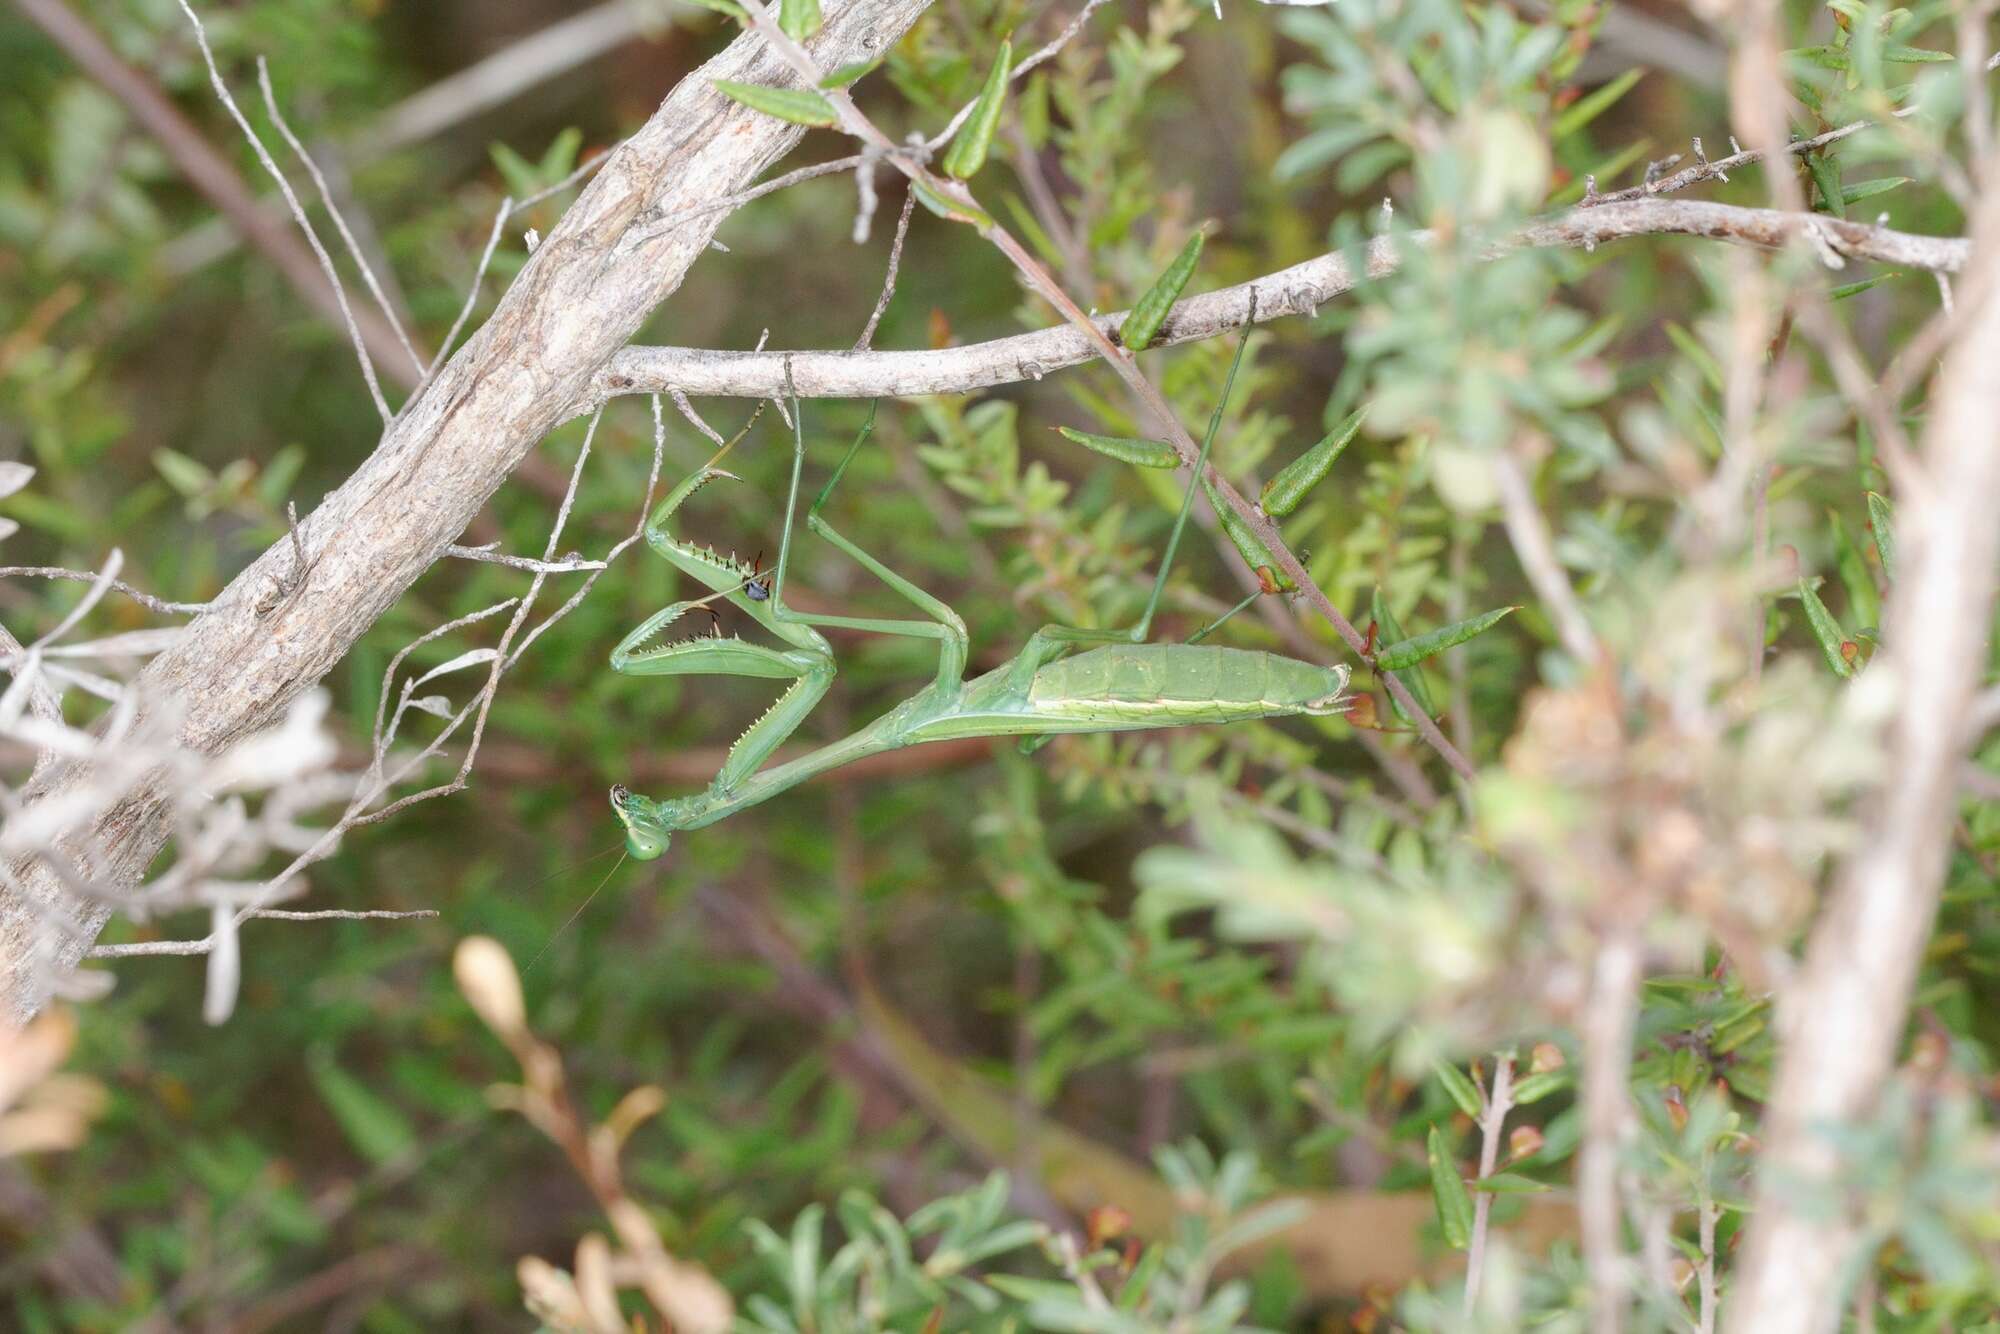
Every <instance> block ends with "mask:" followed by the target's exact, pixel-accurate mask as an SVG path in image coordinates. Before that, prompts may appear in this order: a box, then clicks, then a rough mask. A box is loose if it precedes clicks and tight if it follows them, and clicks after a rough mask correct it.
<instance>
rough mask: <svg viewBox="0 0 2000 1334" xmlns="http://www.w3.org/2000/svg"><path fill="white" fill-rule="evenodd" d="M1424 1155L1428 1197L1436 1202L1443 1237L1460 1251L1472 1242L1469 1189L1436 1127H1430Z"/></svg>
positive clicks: (1470, 1195) (1470, 1193)
mask: <svg viewBox="0 0 2000 1334" xmlns="http://www.w3.org/2000/svg"><path fill="white" fill-rule="evenodd" d="M1424 1155H1425V1157H1427V1158H1428V1159H1429V1160H1430V1167H1431V1196H1432V1198H1433V1199H1435V1200H1436V1201H1437V1211H1438V1222H1439V1223H1440V1224H1442V1225H1443V1228H1444V1239H1445V1240H1446V1241H1447V1242H1449V1243H1450V1244H1451V1247H1452V1249H1453V1250H1458V1251H1462V1250H1464V1249H1465V1248H1466V1247H1467V1246H1469V1245H1471V1243H1472V1192H1471V1191H1468V1190H1467V1189H1466V1188H1465V1179H1464V1178H1463V1177H1461V1176H1459V1174H1458V1164H1456V1163H1454V1162H1453V1161H1452V1160H1451V1155H1450V1154H1449V1153H1447V1152H1445V1147H1444V1136H1443V1135H1442V1134H1440V1133H1438V1128H1437V1127H1436V1126H1432V1127H1431V1133H1430V1137H1429V1138H1428V1139H1427V1140H1426V1141H1425V1144H1424Z"/></svg>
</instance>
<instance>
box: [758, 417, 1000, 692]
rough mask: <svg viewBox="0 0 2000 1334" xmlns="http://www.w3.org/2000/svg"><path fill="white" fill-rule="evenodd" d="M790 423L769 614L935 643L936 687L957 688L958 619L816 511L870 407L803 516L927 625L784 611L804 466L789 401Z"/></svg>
mask: <svg viewBox="0 0 2000 1334" xmlns="http://www.w3.org/2000/svg"><path fill="white" fill-rule="evenodd" d="M792 423H793V427H792V431H793V453H792V493H791V499H790V500H788V501H787V502H786V504H785V535H784V538H783V540H782V543H781V545H780V546H779V548H778V567H777V570H776V572H775V573H774V575H773V578H772V584H771V605H772V607H773V612H772V614H773V615H774V616H775V617H776V618H777V619H778V620H781V621H790V622H793V623H796V624H800V625H810V626H818V627H822V628H838V629H844V630H866V631H870V632H873V633H876V634H885V635H905V636H908V637H911V638H915V639H934V640H936V641H937V644H938V668H937V681H938V684H939V686H940V687H943V688H947V689H949V688H951V687H954V686H956V685H957V684H958V683H959V682H961V681H962V680H963V679H964V677H965V662H966V656H967V653H968V639H967V635H966V632H965V622H964V621H962V620H960V619H959V615H958V613H957V612H955V611H953V610H952V609H951V608H950V607H949V606H947V605H946V604H945V603H944V602H943V601H941V600H939V599H938V598H936V597H934V596H932V595H931V594H929V593H927V592H925V591H924V590H923V589H921V588H919V587H918V586H917V585H916V584H914V583H912V582H910V581H909V580H908V579H906V578H904V577H903V576H902V575H900V574H897V573H896V572H895V571H894V570H892V569H890V568H889V567H888V566H887V565H884V564H883V563H882V562H881V561H879V560H877V559H876V558H875V557H874V556H871V555H869V554H868V553H867V552H866V551H863V550H862V549H861V548H860V547H858V546H856V545H855V544H854V543H853V542H851V541H849V540H848V539H847V538H846V537H844V536H842V535H841V534H840V533H839V532H838V531H836V530H835V528H834V527H833V525H832V524H830V523H828V522H827V521H826V520H825V519H823V518H821V517H820V508H821V507H822V506H824V505H825V504H826V501H827V497H828V496H830V495H832V494H833V488H834V487H835V486H837V485H839V483H840V479H841V475H842V474H844V473H845V472H846V471H847V466H848V464H850V463H852V462H853V461H854V456H855V455H856V454H858V453H860V451H861V446H862V445H863V444H864V443H866V441H867V439H868V436H869V433H870V432H871V431H873V430H874V429H875V410H874V408H872V407H871V408H870V409H869V410H868V420H867V422H865V423H864V424H863V425H862V427H861V430H860V432H859V433H858V434H857V435H856V436H855V437H854V443H853V444H851V445H849V446H848V447H847V453H846V454H845V455H844V456H843V457H842V458H841V460H840V464H839V466H837V467H836V468H835V469H834V470H833V475H832V476H831V477H829V478H828V479H827V483H826V485H825V486H824V487H822V488H820V493H819V495H818V497H817V498H816V499H814V501H813V503H812V507H811V508H810V509H809V510H807V511H806V527H808V528H810V529H811V530H812V531H813V532H814V533H816V534H818V535H819V536H820V537H821V538H824V539H825V540H826V541H827V542H828V543H830V544H831V545H833V546H835V547H837V548H839V549H840V550H841V551H843V552H845V553H846V554H847V555H848V556H850V557H851V558H853V560H854V561H855V562H856V563H857V564H859V565H860V566H861V567H862V568H863V569H865V570H867V571H868V572H869V573H870V574H872V575H874V576H875V577H876V578H877V579H880V580H881V581H882V582H883V583H885V584H887V585H888V586H889V587H890V588H892V589H894V590H895V591H896V592H897V593H900V594H901V595H902V596H903V597H905V598H906V599H908V600H909V601H910V602H912V603H914V604H915V605H916V606H917V608H918V609H919V610H921V611H923V612H924V613H926V614H927V615H928V616H930V618H931V619H930V620H927V621H916V620H897V619H892V618H885V617H874V616H821V615H808V614H806V613H804V612H798V611H794V610H792V609H791V608H789V607H787V606H785V605H784V589H785V573H786V569H787V566H788V564H789V560H790V556H791V529H792V515H793V512H794V507H795V506H796V504H797V501H798V488H799V473H800V470H801V469H802V468H803V467H804V464H805V431H804V426H803V424H802V420H801V417H800V414H799V406H798V400H797V399H794V400H793V401H792Z"/></svg>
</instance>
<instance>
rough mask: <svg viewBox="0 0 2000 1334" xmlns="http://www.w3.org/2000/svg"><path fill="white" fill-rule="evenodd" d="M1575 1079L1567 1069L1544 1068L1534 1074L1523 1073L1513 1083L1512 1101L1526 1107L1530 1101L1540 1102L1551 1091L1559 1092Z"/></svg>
mask: <svg viewBox="0 0 2000 1334" xmlns="http://www.w3.org/2000/svg"><path fill="white" fill-rule="evenodd" d="M1574 1082H1575V1080H1574V1079H1573V1078H1572V1077H1571V1075H1570V1072H1569V1071H1568V1070H1567V1069H1562V1070H1544V1071H1542V1072H1541V1073H1540V1074H1536V1075H1524V1076H1523V1077H1522V1079H1521V1082H1520V1083H1518V1084H1516V1085H1514V1103H1515V1105H1516V1106H1520V1107H1526V1106H1527V1105H1528V1104H1529V1103H1531V1102H1540V1101H1541V1100H1542V1099H1543V1098H1546V1097H1548V1096H1549V1095H1550V1094H1551V1093H1559V1092H1561V1091H1562V1090H1563V1089H1566V1088H1568V1087H1569V1086H1570V1085H1571V1084H1572V1083H1574Z"/></svg>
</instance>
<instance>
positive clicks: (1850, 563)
mask: <svg viewBox="0 0 2000 1334" xmlns="http://www.w3.org/2000/svg"><path fill="white" fill-rule="evenodd" d="M1826 521H1827V524H1828V525H1829V526H1830V527H1831V528H1832V529H1833V561H1834V568H1835V569H1837V570H1839V571H1840V583H1841V587H1843V588H1845V589H1846V590H1847V610H1848V614H1849V615H1851V616H1852V617H1853V618H1854V619H1855V621H1856V622H1857V623H1858V624H1861V625H1880V624H1881V623H1882V603H1881V599H1880V598H1879V597H1878V596H1877V594H1876V592H1875V576H1874V575H1872V574H1870V573H1869V571H1868V562H1867V561H1865V560H1863V559H1862V558H1861V548H1860V547H1857V546H1856V545H1854V541H1853V539H1852V538H1850V537H1848V535H1847V525H1846V524H1844V523H1842V522H1841V521H1840V515H1839V514H1837V513H1835V512H1834V511H1832V510H1828V511H1827V513H1826Z"/></svg>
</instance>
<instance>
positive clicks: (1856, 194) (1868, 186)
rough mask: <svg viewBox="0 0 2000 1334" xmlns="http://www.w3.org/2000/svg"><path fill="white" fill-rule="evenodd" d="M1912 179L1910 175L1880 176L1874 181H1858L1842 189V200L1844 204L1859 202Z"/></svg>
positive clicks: (1905, 183) (1893, 188) (1886, 192)
mask: <svg viewBox="0 0 2000 1334" xmlns="http://www.w3.org/2000/svg"><path fill="white" fill-rule="evenodd" d="M1910 179H1911V178H1910V177H1908V176H1878V177H1876V178H1875V179H1874V180H1872V181H1856V182H1855V183H1854V184H1852V185H1849V186H1846V187H1844V188H1843V189H1842V190H1841V193H1840V201H1841V202H1842V203H1843V204H1858V203H1860V202H1861V201H1862V200H1864V199H1870V198H1873V197H1874V196H1876V195H1886V194H1888V193H1889V192H1890V191H1891V190H1895V189H1898V188H1900V187H1902V186H1905V185H1908V184H1909V183H1910Z"/></svg>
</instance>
